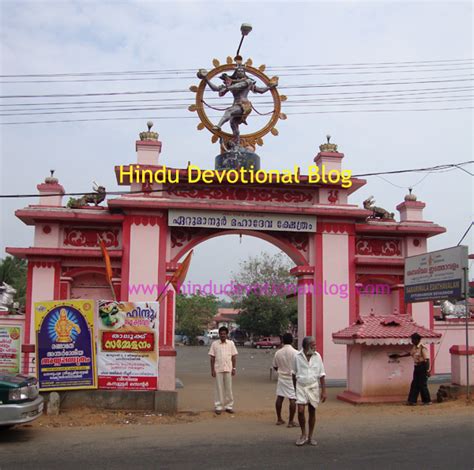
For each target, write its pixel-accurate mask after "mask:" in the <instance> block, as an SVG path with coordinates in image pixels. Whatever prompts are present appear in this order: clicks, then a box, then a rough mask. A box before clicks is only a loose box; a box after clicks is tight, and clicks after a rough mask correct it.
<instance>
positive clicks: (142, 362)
mask: <svg viewBox="0 0 474 470" xmlns="http://www.w3.org/2000/svg"><path fill="white" fill-rule="evenodd" d="M158 306H159V304H158V303H157V302H135V303H132V302H115V301H110V300H100V301H99V308H98V316H99V318H98V321H97V323H98V325H99V327H98V328H99V335H98V355H97V364H98V376H99V388H103V389H109V390H156V389H157V387H158V308H159V307H158Z"/></svg>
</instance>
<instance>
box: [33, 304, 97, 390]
mask: <svg viewBox="0 0 474 470" xmlns="http://www.w3.org/2000/svg"><path fill="white" fill-rule="evenodd" d="M94 307H95V304H94V301H92V300H69V301H58V302H36V303H35V331H36V369H37V375H38V382H39V388H40V390H76V389H89V388H97V375H96V367H95V350H94V315H95V312H94V310H95V308H94Z"/></svg>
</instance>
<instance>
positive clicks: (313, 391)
mask: <svg viewBox="0 0 474 470" xmlns="http://www.w3.org/2000/svg"><path fill="white" fill-rule="evenodd" d="M302 347H303V349H302V350H301V351H299V352H298V353H297V354H296V356H295V362H294V366H293V371H294V372H293V383H294V386H295V390H296V404H297V405H298V422H299V424H300V428H301V436H300V438H299V439H298V440H297V441H296V445H297V446H302V445H304V444H306V443H308V444H310V445H312V446H315V445H317V442H316V441H315V440H314V439H313V432H314V425H315V423H316V408H317V407H318V405H319V402H320V401H321V402H323V403H324V402H325V401H326V382H325V376H326V373H325V372H324V365H323V361H322V359H321V356H320V355H319V354H318V353H317V352H316V342H315V340H314V338H313V337H312V336H306V337H305V338H304V339H303V344H302ZM320 385H321V386H320ZM306 405H308V415H309V417H308V433H307V434H306V419H305V413H304V409H305V406H306Z"/></svg>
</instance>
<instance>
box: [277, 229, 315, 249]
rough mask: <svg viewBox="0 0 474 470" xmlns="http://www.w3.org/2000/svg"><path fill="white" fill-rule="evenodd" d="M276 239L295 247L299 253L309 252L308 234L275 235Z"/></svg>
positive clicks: (289, 233)
mask: <svg viewBox="0 0 474 470" xmlns="http://www.w3.org/2000/svg"><path fill="white" fill-rule="evenodd" d="M273 235H274V236H275V237H276V238H279V239H281V240H284V241H285V242H286V243H289V244H290V245H292V246H294V247H295V248H296V249H297V250H298V251H305V252H306V251H308V234H307V233H298V232H288V233H284V234H282V233H279V234H275V233H274V234H273Z"/></svg>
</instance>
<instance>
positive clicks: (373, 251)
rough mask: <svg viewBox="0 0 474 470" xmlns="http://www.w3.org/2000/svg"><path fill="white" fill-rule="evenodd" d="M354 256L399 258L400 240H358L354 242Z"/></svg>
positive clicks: (400, 253) (400, 252) (400, 251)
mask: <svg viewBox="0 0 474 470" xmlns="http://www.w3.org/2000/svg"><path fill="white" fill-rule="evenodd" d="M356 254H357V255H362V256H401V255H402V250H401V245H400V240H387V239H383V238H382V239H381V238H360V239H358V240H357V242H356Z"/></svg>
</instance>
